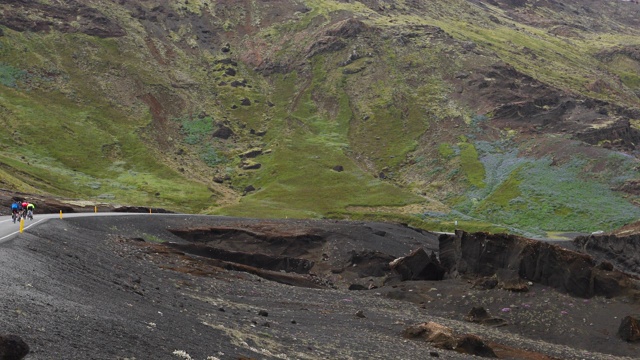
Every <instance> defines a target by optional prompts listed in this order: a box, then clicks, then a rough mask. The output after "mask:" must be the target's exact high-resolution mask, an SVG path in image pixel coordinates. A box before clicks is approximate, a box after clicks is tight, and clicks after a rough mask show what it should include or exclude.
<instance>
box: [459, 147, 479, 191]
mask: <svg viewBox="0 0 640 360" xmlns="http://www.w3.org/2000/svg"><path fill="white" fill-rule="evenodd" d="M458 147H459V148H460V167H461V169H462V171H463V172H464V174H465V176H466V177H467V180H468V181H469V183H470V184H471V185H472V186H475V187H477V188H483V187H485V183H484V176H485V171H484V165H483V164H482V162H480V160H478V152H477V151H476V148H475V147H474V146H473V144H471V143H468V142H463V143H459V144H458Z"/></svg>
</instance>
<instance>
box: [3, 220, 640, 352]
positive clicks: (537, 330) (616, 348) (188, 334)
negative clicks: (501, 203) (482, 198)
mask: <svg viewBox="0 0 640 360" xmlns="http://www.w3.org/2000/svg"><path fill="white" fill-rule="evenodd" d="M453 238H454V239H453V240H454V241H451V240H452V239H450V238H449V237H448V236H446V235H443V236H441V237H440V238H439V239H438V237H437V235H436V234H432V233H428V232H424V231H420V230H416V229H413V228H409V227H406V226H402V225H398V224H386V223H367V222H347V221H329V220H318V221H312V220H259V219H238V218H226V217H205V216H190V215H182V214H166V215H160V214H158V215H154V216H150V215H147V214H141V215H139V216H122V217H119V216H110V217H91V218H90V217H87V218H65V219H64V220H63V219H52V220H49V221H47V222H46V223H44V224H42V225H39V226H37V227H34V228H30V229H28V231H27V232H25V233H24V234H20V235H18V236H17V237H16V238H15V239H13V240H11V241H9V242H5V243H3V244H2V245H1V247H0V250H2V251H0V261H2V262H3V264H5V266H4V267H3V269H4V270H3V271H2V272H0V279H1V280H2V281H0V291H2V293H3V304H4V305H3V306H4V308H5V310H6V311H4V312H3V315H2V319H3V320H4V323H5V325H6V326H5V331H6V332H7V333H10V334H14V335H18V336H20V337H22V338H23V339H24V340H25V342H26V343H27V344H28V345H29V347H30V349H31V353H30V354H29V355H28V356H27V359H51V358H92V359H114V358H134V357H135V358H149V357H153V358H163V359H164V358H166V359H171V358H174V357H175V358H178V357H179V356H183V357H184V356H185V355H183V354H189V356H191V357H192V358H194V359H205V358H207V357H214V358H218V359H238V358H248V359H254V358H261V359H262V358H264V359H276V358H282V357H283V356H284V355H286V356H287V357H289V358H294V357H295V358H306V359H327V358H331V359H347V358H357V359H364V358H367V359H389V358H419V357H423V356H424V354H425V353H433V354H436V355H437V356H446V358H449V359H466V358H468V355H466V354H458V353H457V352H456V351H457V350H454V349H449V348H448V347H447V346H444V347H439V345H438V344H435V343H430V342H425V340H423V339H422V338H414V339H411V340H407V339H405V338H404V337H403V334H406V330H407V329H411V328H413V327H414V326H415V325H416V324H421V323H436V324H439V325H441V326H442V327H441V328H446V329H448V330H447V331H448V332H451V333H452V334H453V333H454V334H460V337H454V338H453V339H455V340H456V341H463V340H464V341H467V340H468V341H471V345H474V344H475V345H478V346H481V347H482V348H483V349H484V346H485V345H486V346H489V347H491V349H492V351H493V353H495V354H496V356H498V358H505V359H506V358H519V359H611V358H612V357H618V358H621V359H622V358H625V357H627V358H631V357H633V356H635V354H637V351H640V348H639V347H638V346H640V345H638V344H635V343H631V342H626V341H624V340H622V339H620V338H618V337H617V336H616V331H617V329H618V327H619V326H620V322H621V319H622V318H624V317H626V316H627V315H629V314H632V313H633V312H634V311H637V304H634V303H632V302H629V301H628V297H624V296H614V297H611V298H607V297H605V296H599V293H597V292H595V293H593V294H592V296H591V297H590V298H589V299H584V298H578V297H574V296H571V295H570V291H569V290H570V289H574V287H576V288H577V289H583V288H582V287H579V286H578V285H581V284H582V281H581V280H580V279H582V278H580V277H577V276H582V275H585V274H591V275H590V276H595V275H593V274H594V272H597V271H596V270H594V269H592V268H582V267H581V266H582V265H585V264H591V262H590V260H589V257H588V256H586V255H584V254H578V253H574V252H570V251H567V250H566V249H562V248H559V247H556V246H553V245H550V244H546V243H540V242H537V241H534V240H529V239H522V238H516V237H509V236H503V235H495V236H493V235H491V236H490V235H481V234H466V233H458V234H457V236H454V237H453ZM456 239H457V240H456ZM449 244H454V245H455V246H454V247H453V248H454V251H449V250H447V249H449V247H448V245H449ZM482 244H484V246H482ZM478 245H480V246H478ZM456 249H457V250H456ZM438 250H440V253H439V254H437V252H438ZM536 256H537V258H536ZM452 259H454V260H456V261H451V260H452ZM534 259H536V260H535V261H534ZM390 260H391V261H390ZM440 262H442V265H443V266H439V265H438V264H439V263H440ZM515 263H520V264H529V265H531V267H530V268H529V267H528V266H529V265H527V266H525V267H524V268H525V269H530V270H534V269H536V268H535V266H534V263H535V264H538V265H536V266H539V267H540V268H538V270H539V271H538V272H537V273H539V275H540V277H539V278H530V279H529V280H528V281H529V283H526V282H525V285H526V286H525V287H519V285H522V283H521V282H520V280H523V279H521V278H520V277H519V276H516V277H512V276H511V275H513V273H509V272H507V273H506V274H504V273H503V272H501V270H504V269H505V268H506V269H507V270H508V266H507V264H515ZM593 263H594V264H596V265H597V264H598V263H597V262H596V261H593ZM452 264H453V265H455V269H457V270H455V271H453V269H454V267H452V266H451V265H452ZM546 264H548V265H546ZM576 264H579V265H580V266H576ZM443 268H445V269H447V271H448V273H447V274H446V275H444V277H443V276H440V277H431V275H432V274H442V269H443ZM462 269H466V270H465V271H466V273H467V276H456V271H457V273H458V274H462ZM489 270H490V271H489ZM547 270H553V271H547ZM601 270H602V269H601ZM554 271H555V272H558V274H561V276H560V278H562V279H564V281H560V280H558V281H551V280H550V278H548V279H547V282H546V283H545V282H544V281H545V280H544V279H545V277H544V276H542V275H543V274H550V273H552V272H554ZM607 271H608V272H611V271H609V270H607ZM473 272H477V274H473ZM492 272H495V274H494V275H495V279H496V280H497V282H498V286H493V287H492V286H490V285H491V282H492V278H493V276H489V275H490V274H491V273H492ZM480 275H481V276H480ZM516 275H519V273H516ZM585 276H586V275H585ZM420 278H424V279H428V280H417V279H420ZM438 278H441V279H442V280H435V279H438ZM478 278H479V279H482V281H480V282H478V281H473V280H472V279H478ZM574 278H575V279H576V280H575V281H574V280H570V281H569V282H568V283H567V281H568V280H567V279H574ZM553 279H556V278H553ZM558 284H561V285H563V286H565V287H564V288H556V285H558ZM586 289H590V288H589V287H587V288H586ZM479 308H482V311H480V310H479ZM471 313H472V315H473V316H471V315H470V314H471ZM479 313H482V314H484V315H485V316H484V317H483V318H481V319H480V320H478V319H479V317H478V316H476V315H477V314H479ZM34 329H35V330H34ZM79 334H82V336H79ZM465 344H467V343H465ZM475 345H474V346H471V348H472V349H473V348H476V346H475ZM465 346H466V345H465ZM98 349H99V350H98ZM458 350H459V349H458ZM485 350H486V349H485ZM485 353H490V352H485ZM436 355H432V356H436Z"/></svg>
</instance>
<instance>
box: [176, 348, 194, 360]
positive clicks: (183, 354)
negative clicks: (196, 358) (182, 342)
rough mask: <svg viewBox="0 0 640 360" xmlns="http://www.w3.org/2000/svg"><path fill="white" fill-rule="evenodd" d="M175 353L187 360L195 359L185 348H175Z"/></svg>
mask: <svg viewBox="0 0 640 360" xmlns="http://www.w3.org/2000/svg"><path fill="white" fill-rule="evenodd" d="M173 355H175V356H177V357H180V358H183V359H186V360H193V358H192V357H191V356H190V355H189V354H187V352H186V351H184V350H173Z"/></svg>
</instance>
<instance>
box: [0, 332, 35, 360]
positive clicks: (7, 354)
mask: <svg viewBox="0 0 640 360" xmlns="http://www.w3.org/2000/svg"><path fill="white" fill-rule="evenodd" d="M29 351H30V350H29V345H27V343H26V342H24V340H22V338H21V337H19V336H17V335H0V360H20V359H23V358H24V357H25V356H27V354H29Z"/></svg>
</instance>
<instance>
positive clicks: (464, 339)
mask: <svg viewBox="0 0 640 360" xmlns="http://www.w3.org/2000/svg"><path fill="white" fill-rule="evenodd" d="M403 336H404V337H405V338H409V339H415V338H422V339H424V340H425V341H427V342H428V343H430V344H431V345H432V346H434V347H437V348H440V349H446V350H455V351H456V352H459V353H462V354H468V355H475V356H482V357H489V358H497V356H496V354H495V352H494V351H493V349H492V348H491V347H490V346H489V345H487V343H486V342H485V341H484V340H482V339H481V338H480V337H478V336H475V335H471V334H464V335H456V334H455V333H454V332H453V330H452V329H451V328H448V327H446V326H444V325H440V324H438V323H435V322H432V321H430V322H426V323H421V324H416V325H412V326H409V327H408V328H406V329H405V330H404V332H403Z"/></svg>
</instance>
